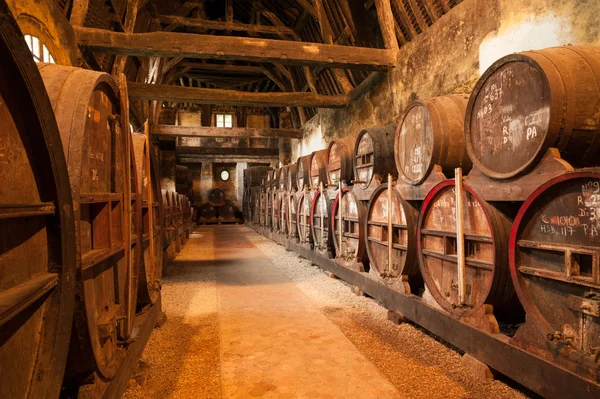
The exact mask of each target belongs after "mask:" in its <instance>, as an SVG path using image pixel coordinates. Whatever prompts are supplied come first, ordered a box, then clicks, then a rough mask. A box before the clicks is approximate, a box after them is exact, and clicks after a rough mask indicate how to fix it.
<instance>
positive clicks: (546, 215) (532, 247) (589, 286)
mask: <svg viewBox="0 0 600 399" xmlns="http://www.w3.org/2000/svg"><path fill="white" fill-rule="evenodd" d="M599 213H600V173H597V172H573V173H567V174H564V175H561V176H559V177H557V178H554V179H552V180H550V181H549V182H547V183H546V184H544V185H542V186H541V187H539V188H538V189H537V190H536V191H535V192H534V193H533V194H532V195H531V196H530V197H529V198H528V199H527V201H526V202H525V203H524V204H523V206H522V208H521V210H520V211H519V214H518V215H517V218H516V219H515V223H514V225H513V229H512V232H511V238H510V266H511V275H512V279H513V281H514V283H515V288H516V291H517V294H518V295H519V298H520V300H521V303H522V304H523V306H524V307H525V311H526V312H527V323H528V324H529V323H531V324H532V327H533V329H534V330H535V331H536V332H538V333H539V334H540V335H541V337H540V340H539V341H538V342H536V344H537V345H538V346H541V347H543V348H547V349H549V350H550V351H551V352H552V353H555V354H557V355H558V356H559V357H561V358H562V359H563V360H564V359H571V360H573V361H575V362H574V363H576V364H579V366H578V367H577V370H578V371H579V372H581V371H584V372H585V373H586V374H588V375H591V376H592V378H597V375H598V374H597V371H598V369H599V368H598V362H597V360H598V353H600V267H599V265H600V223H599V221H600V215H599ZM518 336H519V334H517V337H518ZM571 369H573V366H571Z"/></svg>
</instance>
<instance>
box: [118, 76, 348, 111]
mask: <svg viewBox="0 0 600 399" xmlns="http://www.w3.org/2000/svg"><path fill="white" fill-rule="evenodd" d="M129 98H131V99H135V100H160V101H171V102H185V103H195V104H222V105H240V106H248V107H251V106H263V107H298V106H301V107H317V108H343V107H345V106H346V105H347V104H348V97H347V96H345V95H334V96H324V95H320V94H314V93H302V92H288V93H282V92H269V93H260V92H259V93H257V92H247V91H236V90H224V89H207V88H202V87H184V86H172V85H164V84H148V83H134V82H131V83H129Z"/></svg>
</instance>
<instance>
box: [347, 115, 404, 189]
mask: <svg viewBox="0 0 600 399" xmlns="http://www.w3.org/2000/svg"><path fill="white" fill-rule="evenodd" d="M395 134H396V129H395V128H394V125H388V126H384V127H374V128H370V129H365V130H363V131H362V132H360V133H359V135H358V137H357V138H356V144H355V146H354V160H353V161H354V163H353V167H354V178H355V179H356V181H355V186H356V187H358V188H360V189H363V190H366V189H367V188H375V187H377V186H379V185H380V184H382V183H384V181H385V180H386V179H387V175H388V174H391V175H392V177H394V178H396V176H397V173H398V172H397V170H396V168H395V167H394V137H395Z"/></svg>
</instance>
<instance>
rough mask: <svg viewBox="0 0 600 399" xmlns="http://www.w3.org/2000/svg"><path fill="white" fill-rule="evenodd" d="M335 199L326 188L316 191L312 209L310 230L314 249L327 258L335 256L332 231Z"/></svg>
mask: <svg viewBox="0 0 600 399" xmlns="http://www.w3.org/2000/svg"><path fill="white" fill-rule="evenodd" d="M332 207H333V201H332V200H331V199H329V194H328V193H327V192H326V190H323V191H321V190H319V191H317V192H315V193H314V195H313V201H312V204H311V211H310V230H311V233H312V237H313V242H314V250H315V251H316V252H318V253H320V254H321V255H323V256H325V257H327V258H334V257H335V248H334V244H333V238H334V237H333V234H332V231H331V209H332Z"/></svg>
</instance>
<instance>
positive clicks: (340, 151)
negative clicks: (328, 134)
mask: <svg viewBox="0 0 600 399" xmlns="http://www.w3.org/2000/svg"><path fill="white" fill-rule="evenodd" d="M355 145H356V137H344V138H342V139H339V140H335V141H332V142H331V143H329V145H328V146H327V183H328V184H329V185H331V186H337V185H339V183H340V178H341V179H342V181H343V182H344V183H345V184H350V182H351V181H352V180H353V174H354V169H353V166H352V165H353V159H354V157H353V154H354V146H355Z"/></svg>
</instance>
